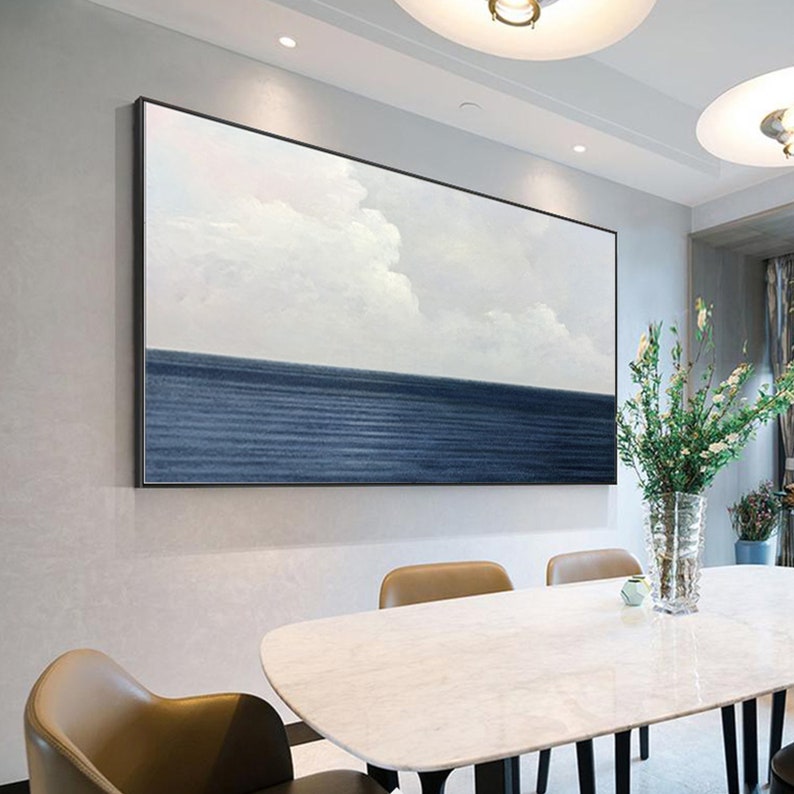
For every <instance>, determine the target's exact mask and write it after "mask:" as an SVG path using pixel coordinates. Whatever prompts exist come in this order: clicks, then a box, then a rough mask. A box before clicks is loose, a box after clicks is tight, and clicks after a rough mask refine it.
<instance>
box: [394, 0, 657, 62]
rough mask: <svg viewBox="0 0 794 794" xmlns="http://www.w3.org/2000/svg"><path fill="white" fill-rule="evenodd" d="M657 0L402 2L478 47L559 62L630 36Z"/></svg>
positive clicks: (443, 32)
mask: <svg viewBox="0 0 794 794" xmlns="http://www.w3.org/2000/svg"><path fill="white" fill-rule="evenodd" d="M655 2H656V0H609V2H600V3H598V2H593V0H565V2H562V0H560V2H557V1H556V0H455V2H454V3H453V2H450V0H397V3H398V4H399V5H400V6H402V7H403V9H405V11H407V12H408V13H409V14H410V15H411V16H412V17H414V19H416V20H417V21H418V22H421V23H422V24H423V25H424V26H425V27H428V28H430V30H432V31H434V32H435V33H438V34H439V35H440V36H444V38H447V39H451V40H452V41H455V42H457V43H458V44H462V45H463V46H464V47H471V48H472V49H474V50H480V51H481V52H488V53H490V54H491V55H501V56H503V57H505V58H518V59H520V60H525V61H554V60H558V59H560V58H573V57H575V56H577V55H586V54H587V53H590V52H595V51H596V50H601V49H603V48H604V47H608V46H609V45H610V44H614V43H615V42H616V41H620V39H622V38H623V37H624V36H628V34H629V33H631V31H632V30H634V28H636V27H637V26H638V25H639V24H640V23H641V22H642V21H643V20H644V19H645V17H647V16H648V14H649V13H650V12H651V9H652V8H653V6H654V3H655Z"/></svg>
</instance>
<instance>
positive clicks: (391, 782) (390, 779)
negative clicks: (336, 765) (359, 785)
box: [367, 764, 400, 791]
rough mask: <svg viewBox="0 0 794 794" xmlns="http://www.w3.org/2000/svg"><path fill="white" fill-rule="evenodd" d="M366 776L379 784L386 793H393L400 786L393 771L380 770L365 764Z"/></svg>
mask: <svg viewBox="0 0 794 794" xmlns="http://www.w3.org/2000/svg"><path fill="white" fill-rule="evenodd" d="M367 774H368V775H369V776H370V777H371V778H372V779H373V780H374V781H375V782H376V783H380V785H381V786H383V788H385V789H386V791H394V789H396V788H398V787H399V785H400V780H399V778H398V777H397V772H395V771H394V770H393V769H381V768H380V767H379V766H372V764H367Z"/></svg>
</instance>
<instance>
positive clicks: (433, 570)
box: [368, 560, 519, 792]
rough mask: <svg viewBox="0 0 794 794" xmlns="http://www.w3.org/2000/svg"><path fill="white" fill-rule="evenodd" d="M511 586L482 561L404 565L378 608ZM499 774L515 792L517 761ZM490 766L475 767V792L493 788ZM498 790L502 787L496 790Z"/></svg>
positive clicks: (387, 583) (393, 780)
mask: <svg viewBox="0 0 794 794" xmlns="http://www.w3.org/2000/svg"><path fill="white" fill-rule="evenodd" d="M512 589H513V583H512V581H510V577H509V576H508V575H507V571H506V570H505V569H504V568H503V567H502V566H501V565H499V564H498V563H496V562H487V561H482V560H477V561H466V562H435V563H426V564H423V565H406V566H404V567H402V568H395V569H394V570H393V571H390V572H389V573H387V574H386V576H385V577H384V578H383V581H382V582H381V586H380V601H379V604H380V608H381V609H388V608H391V607H402V606H408V605H410V604H421V603H426V602H428V601H445V600H447V599H449V598H466V597H467V596H478V595H487V594H488V593H501V592H504V591H505V590H512ZM497 763H500V764H504V770H503V771H502V772H501V773H500V775H505V776H509V779H511V781H512V790H513V791H516V792H517V791H518V790H519V789H518V786H519V766H518V758H507V759H505V760H504V761H503V762H497ZM492 767H493V764H482V765H480V764H478V765H475V767H474V776H475V782H476V789H477V791H483V790H488V789H489V788H494V781H493V779H492V778H490V777H489V775H490V774H491V772H490V771H489V768H491V769H492ZM368 769H369V772H370V774H371V775H372V776H374V777H375V778H376V779H377V780H378V781H379V782H381V783H382V784H383V785H384V786H385V787H386V788H387V789H389V790H393V789H395V788H397V786H398V783H399V781H398V779H397V773H396V772H391V771H389V770H382V769H377V768H375V767H368ZM497 788H503V787H498V786H497Z"/></svg>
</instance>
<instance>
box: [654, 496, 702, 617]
mask: <svg viewBox="0 0 794 794" xmlns="http://www.w3.org/2000/svg"><path fill="white" fill-rule="evenodd" d="M705 524H706V497H705V496H703V494H691V493H677V492H676V493H665V494H661V495H660V496H658V497H656V498H655V499H652V500H648V501H646V503H645V542H646V544H647V547H648V568H649V570H648V575H649V578H650V580H651V597H652V598H653V606H654V609H656V610H657V611H658V612H667V613H670V614H672V615H686V614H688V613H690V612H697V608H698V606H697V605H698V599H699V598H700V569H701V566H702V560H703V546H704V544H705Z"/></svg>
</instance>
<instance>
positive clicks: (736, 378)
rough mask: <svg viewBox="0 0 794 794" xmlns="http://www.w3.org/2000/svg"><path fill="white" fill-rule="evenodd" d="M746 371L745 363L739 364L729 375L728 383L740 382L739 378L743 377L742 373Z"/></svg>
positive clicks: (735, 383)
mask: <svg viewBox="0 0 794 794" xmlns="http://www.w3.org/2000/svg"><path fill="white" fill-rule="evenodd" d="M743 372H744V364H739V366H738V367H736V369H735V370H734V371H733V372H731V374H730V375H729V376H728V384H729V385H730V386H736V385H737V384H738V383H739V378H740V377H741V375H742V373H743Z"/></svg>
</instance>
